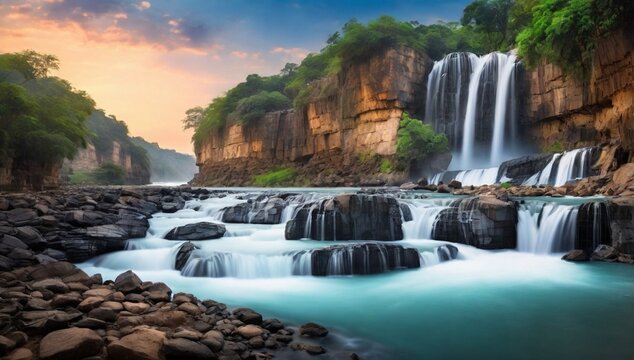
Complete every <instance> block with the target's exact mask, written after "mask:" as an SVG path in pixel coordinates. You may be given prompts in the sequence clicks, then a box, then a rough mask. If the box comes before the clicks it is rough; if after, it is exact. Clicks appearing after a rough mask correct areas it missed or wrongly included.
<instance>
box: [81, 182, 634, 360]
mask: <svg viewBox="0 0 634 360" xmlns="http://www.w3.org/2000/svg"><path fill="white" fill-rule="evenodd" d="M286 190H288V191H292V192H299V193H301V195H303V196H300V197H296V198H295V199H303V200H301V201H308V200H306V199H312V200H315V199H319V198H320V197H322V196H325V195H328V194H335V193H341V192H350V191H357V190H358V189H315V190H313V189H310V190H306V189H286ZM241 191H243V193H242V194H231V195H228V196H226V197H224V198H220V199H219V198H210V199H207V200H202V201H198V200H194V201H191V202H189V203H188V204H187V209H184V210H181V211H178V212H176V213H174V214H155V215H154V217H153V218H152V219H151V220H150V226H151V228H150V232H149V234H148V236H147V237H146V238H144V239H138V240H130V241H129V242H128V249H127V250H126V251H121V252H116V253H111V254H107V255H103V256H101V257H98V258H95V259H93V260H91V261H88V262H86V263H83V264H80V266H81V267H82V268H83V269H84V270H85V271H87V272H88V273H97V272H99V273H102V274H103V275H104V277H105V278H114V276H116V275H117V274H119V273H121V272H122V271H124V270H127V269H132V270H134V271H135V272H136V273H138V274H139V276H140V277H141V278H142V279H144V280H149V281H163V282H165V283H167V284H168V285H169V286H171V287H172V289H174V290H175V291H185V292H191V293H194V294H195V295H197V296H198V297H200V298H211V299H215V300H218V301H222V302H225V303H227V304H228V305H230V306H249V307H253V308H255V309H257V310H258V311H260V312H262V313H263V314H264V315H265V316H266V317H277V318H280V319H282V320H283V321H286V322H289V323H291V324H296V325H297V324H301V323H304V322H308V321H315V322H318V323H321V324H322V325H324V326H326V327H328V328H329V329H330V330H332V331H333V332H335V333H339V334H343V335H346V336H347V338H346V339H347V340H346V343H345V346H346V349H347V350H349V351H355V352H357V353H358V354H359V355H361V358H363V359H403V358H412V359H419V358H426V359H427V358H430V359H464V358H469V359H491V358H507V359H511V358H512V359H534V358H541V359H550V358H577V359H594V358H599V357H602V358H613V359H617V358H618V359H624V358H632V356H634V349H633V348H632V347H631V345H630V344H631V330H632V325H631V324H632V320H634V307H632V301H633V297H634V281H632V279H633V278H634V267H632V266H628V265H620V264H604V263H585V264H578V263H567V262H564V261H561V260H560V259H559V258H560V256H561V254H560V252H561V251H565V249H566V248H567V247H569V246H570V241H572V240H571V239H572V238H573V237H574V235H573V232H571V231H572V230H571V228H570V226H571V225H570V224H571V223H573V222H574V218H575V216H577V212H578V209H579V206H580V205H581V204H582V203H583V202H587V201H588V199H577V198H562V199H550V198H531V199H524V202H523V203H522V204H520V207H519V211H518V216H519V222H518V225H517V229H518V249H517V250H504V251H484V250H479V249H475V248H473V247H470V246H466V245H461V244H453V245H455V246H456V247H457V248H458V249H459V256H458V259H456V260H452V261H446V262H441V261H440V259H441V258H442V252H443V251H446V250H437V249H438V247H439V246H440V245H443V244H445V242H441V241H435V240H431V239H430V237H431V235H432V234H433V227H434V225H435V222H436V217H437V215H438V214H439V213H440V211H442V210H443V209H446V208H447V207H449V206H451V204H452V202H453V201H454V200H455V199H456V198H457V197H456V196H451V195H440V194H430V193H427V194H426V196H429V197H428V198H425V199H407V200H400V201H401V202H402V203H404V204H406V206H407V207H408V208H409V209H410V211H411V213H412V221H407V222H405V223H404V224H403V232H404V235H405V240H402V241H395V242H390V243H389V244H396V245H401V246H403V247H406V248H414V249H416V250H418V252H419V254H420V259H421V267H420V268H417V269H408V270H394V271H388V272H386V273H383V274H376V275H358V276H311V275H309V274H310V272H309V271H308V269H310V259H309V258H308V257H307V256H308V255H307V254H310V253H311V251H313V250H315V249H321V248H324V247H327V246H333V245H344V244H350V243H351V242H341V241H335V242H332V241H327V242H326V241H313V240H298V241H289V240H285V239H284V228H285V225H284V222H286V221H288V220H289V219H290V218H291V217H292V215H293V212H294V209H295V208H294V207H292V208H288V209H285V210H284V213H283V214H284V216H282V218H283V220H282V223H281V224H274V225H259V224H225V226H226V227H227V234H226V235H225V237H223V238H221V239H217V240H208V241H196V242H194V243H195V244H196V245H197V246H198V247H200V250H196V254H197V256H196V257H194V260H191V259H190V264H189V265H188V266H189V267H186V268H184V269H183V271H182V272H181V271H178V270H174V269H173V267H174V259H175V254H176V251H177V248H178V246H179V245H180V244H181V243H182V242H180V241H169V240H163V239H162V236H163V235H164V234H165V233H166V232H167V231H169V230H170V229H171V228H172V227H174V226H178V225H184V224H188V223H194V222H198V221H213V222H219V220H218V219H219V214H220V212H221V209H222V208H223V207H225V206H231V205H236V204H239V203H242V202H244V201H245V200H243V199H244V197H245V195H246V194H247V193H254V192H261V189H241ZM290 201H291V202H292V201H296V203H298V202H300V200H290ZM295 206H297V205H296V204H295ZM370 243H372V242H370ZM349 256H350V255H349V253H347V252H346V251H340V252H339V253H336V255H333V258H337V259H338V261H336V262H332V265H331V266H332V268H329V269H331V270H332V273H331V274H332V275H336V274H337V273H338V271H339V272H341V271H342V270H341V269H344V268H345V266H346V265H342V264H345V262H346V261H348V260H346V259H348V258H349ZM196 259H198V260H196ZM338 264H339V265H338ZM337 269H339V270H337ZM331 270H329V271H331Z"/></svg>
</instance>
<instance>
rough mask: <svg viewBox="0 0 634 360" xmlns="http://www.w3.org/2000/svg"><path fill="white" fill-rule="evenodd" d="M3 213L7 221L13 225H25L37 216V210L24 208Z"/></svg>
mask: <svg viewBox="0 0 634 360" xmlns="http://www.w3.org/2000/svg"><path fill="white" fill-rule="evenodd" d="M5 214H6V216H7V221H9V222H10V223H11V224H13V225H14V226H23V225H27V224H28V223H29V222H30V221H32V220H33V219H35V218H36V217H37V212H35V211H34V210H31V209H24V208H18V209H13V210H9V211H7V212H6V213H5Z"/></svg>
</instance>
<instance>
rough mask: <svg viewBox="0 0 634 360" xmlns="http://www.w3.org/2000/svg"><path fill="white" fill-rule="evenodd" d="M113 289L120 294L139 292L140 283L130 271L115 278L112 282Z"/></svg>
mask: <svg viewBox="0 0 634 360" xmlns="http://www.w3.org/2000/svg"><path fill="white" fill-rule="evenodd" d="M114 287H115V289H117V290H118V291H121V292H122V293H130V292H140V291H141V288H142V282H141V279H139V277H138V276H137V275H136V274H135V273H133V272H132V270H128V271H126V272H124V273H122V274H120V275H119V276H117V278H116V279H115V281H114Z"/></svg>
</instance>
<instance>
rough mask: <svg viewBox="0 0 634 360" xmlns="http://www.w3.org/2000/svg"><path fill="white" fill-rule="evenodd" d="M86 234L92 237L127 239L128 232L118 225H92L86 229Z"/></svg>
mask: <svg viewBox="0 0 634 360" xmlns="http://www.w3.org/2000/svg"><path fill="white" fill-rule="evenodd" d="M86 236H88V237H89V238H92V239H103V240H119V241H123V240H127V239H128V233H127V232H126V231H125V230H124V229H123V228H121V227H120V226H118V225H113V224H109V225H99V226H92V227H89V228H87V229H86Z"/></svg>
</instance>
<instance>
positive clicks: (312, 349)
mask: <svg viewBox="0 0 634 360" xmlns="http://www.w3.org/2000/svg"><path fill="white" fill-rule="evenodd" d="M290 347H291V349H293V350H296V351H306V352H307V353H309V354H310V355H321V354H324V353H326V349H324V348H323V347H321V346H319V345H315V344H306V343H292V344H291V345H290Z"/></svg>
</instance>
